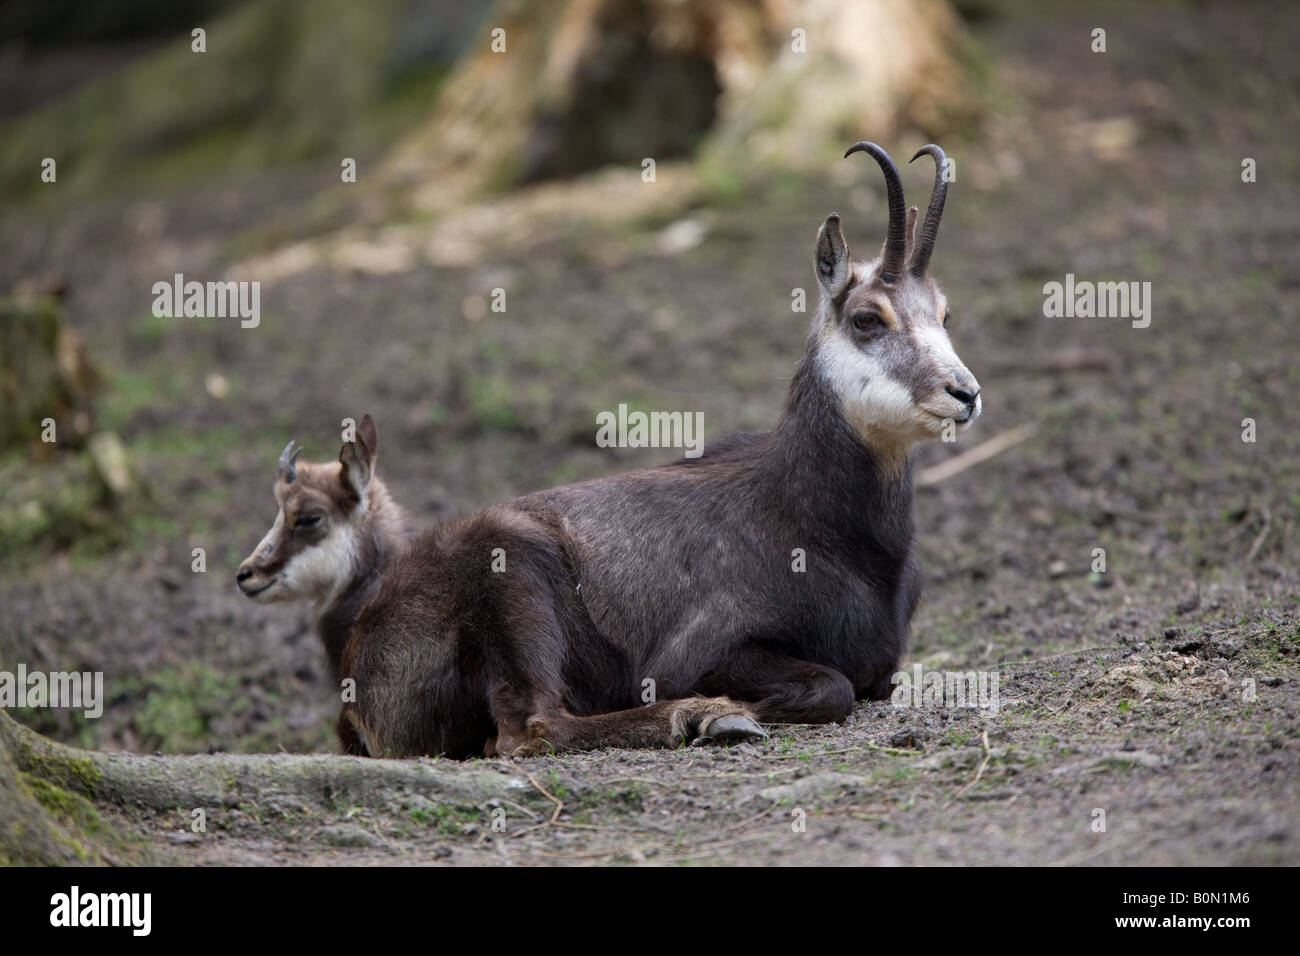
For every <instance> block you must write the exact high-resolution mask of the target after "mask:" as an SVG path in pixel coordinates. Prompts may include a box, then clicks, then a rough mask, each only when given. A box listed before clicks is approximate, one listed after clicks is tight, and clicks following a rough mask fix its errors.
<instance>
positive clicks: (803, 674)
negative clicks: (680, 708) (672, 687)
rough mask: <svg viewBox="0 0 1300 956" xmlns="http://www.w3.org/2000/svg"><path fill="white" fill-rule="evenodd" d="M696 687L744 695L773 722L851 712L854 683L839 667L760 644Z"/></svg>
mask: <svg viewBox="0 0 1300 956" xmlns="http://www.w3.org/2000/svg"><path fill="white" fill-rule="evenodd" d="M695 689H696V690H698V691H699V692H700V693H702V694H727V695H729V696H731V697H734V698H736V699H738V700H743V701H745V702H746V703H748V704H749V706H750V707H751V708H752V709H753V713H755V714H756V715H757V716H758V719H759V720H761V721H763V722H764V723H770V724H829V723H834V722H836V721H843V720H844V719H845V718H846V717H848V716H849V714H851V713H852V712H853V703H854V693H853V683H852V681H850V680H849V679H848V678H847V677H845V676H844V675H843V674H841V673H840V672H839V671H837V670H834V669H833V668H830V667H824V666H822V665H821V664H814V663H812V662H811V661H801V660H798V659H797V658H794V657H787V656H786V655H784V654H778V653H776V652H775V651H768V650H763V649H761V648H745V649H743V650H741V651H740V652H739V653H737V654H734V655H732V656H731V657H729V658H727V660H726V662H725V663H724V664H723V665H722V666H720V667H717V668H715V669H714V670H713V671H711V672H710V673H709V674H707V675H706V676H705V677H704V678H703V679H702V680H701V681H699V682H698V683H697V684H696V686H695Z"/></svg>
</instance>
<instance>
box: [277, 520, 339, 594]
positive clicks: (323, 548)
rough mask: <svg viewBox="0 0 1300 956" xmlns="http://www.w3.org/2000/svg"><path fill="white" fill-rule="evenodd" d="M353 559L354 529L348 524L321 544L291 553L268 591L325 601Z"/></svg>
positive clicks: (337, 529) (335, 588) (332, 533)
mask: <svg viewBox="0 0 1300 956" xmlns="http://www.w3.org/2000/svg"><path fill="white" fill-rule="evenodd" d="M355 559H356V532H355V531H353V530H352V528H351V527H350V526H347V525H344V526H342V527H335V528H334V530H332V531H331V532H330V534H329V536H328V537H327V538H326V539H325V540H324V541H322V542H321V543H320V544H318V545H315V546H314V547H311V548H308V549H307V550H306V551H302V552H300V553H298V554H296V555H294V556H293V558H292V559H291V560H290V561H289V563H288V564H286V565H285V566H284V569H283V570H282V571H281V572H280V578H279V581H278V582H277V583H276V586H275V587H273V588H271V591H276V592H279V593H281V594H283V595H284V598H285V599H287V598H290V597H302V598H312V599H313V600H317V601H323V600H326V599H328V598H330V597H332V596H333V595H334V593H335V591H336V590H337V589H339V588H341V587H342V586H343V585H344V584H346V583H347V582H348V579H349V578H350V577H351V576H352V567H353V562H354V561H355ZM268 593H270V592H268Z"/></svg>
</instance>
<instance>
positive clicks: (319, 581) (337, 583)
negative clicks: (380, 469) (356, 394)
mask: <svg viewBox="0 0 1300 956" xmlns="http://www.w3.org/2000/svg"><path fill="white" fill-rule="evenodd" d="M353 430H354V431H355V435H350V434H348V433H345V436H346V437H351V438H352V440H351V441H344V443H343V448H342V450H341V451H340V452H339V458H338V461H332V462H328V463H326V464H311V463H308V462H299V461H298V454H299V453H300V452H301V451H302V449H301V448H295V447H294V442H289V444H288V445H287V446H285V449H284V451H283V452H282V453H281V454H280V462H279V473H278V475H277V477H276V481H275V488H274V491H275V500H276V504H277V505H278V506H279V511H278V513H277V514H276V516H275V523H274V524H273V525H271V530H270V531H268V532H267V533H266V536H265V537H264V538H262V540H261V542H260V543H259V544H258V545H257V547H256V548H254V549H253V553H252V554H250V555H249V556H248V557H247V558H245V559H244V561H243V563H242V564H240V566H239V571H238V572H237V573H236V575H235V581H236V583H237V584H238V585H239V589H240V590H241V591H243V592H244V594H245V595H247V596H248V597H250V598H252V599H253V600H255V601H261V602H272V601H295V600H298V599H299V598H308V599H310V600H312V601H315V602H317V603H318V604H320V605H328V604H331V603H332V602H334V601H335V600H337V599H338V598H339V596H340V595H341V594H343V593H344V592H345V591H347V590H348V589H349V586H350V585H353V584H355V583H357V582H358V581H364V580H366V579H367V578H369V577H370V576H372V575H374V574H376V573H377V572H378V571H379V570H381V569H382V566H383V565H384V564H385V563H386V562H387V560H388V558H389V557H390V556H391V555H392V554H393V553H394V551H395V550H397V549H398V548H400V546H401V543H402V540H403V538H404V535H405V530H404V519H403V516H402V513H401V510H400V509H399V508H398V507H397V505H396V504H394V503H393V501H392V499H391V498H389V496H388V491H387V489H386V488H385V487H384V484H383V482H381V481H380V480H379V478H377V477H376V476H375V452H376V450H377V448H378V435H377V433H376V431H375V423H374V420H373V419H372V418H371V417H370V416H369V415H366V416H365V417H364V418H362V419H361V424H360V425H357V426H355V429H353Z"/></svg>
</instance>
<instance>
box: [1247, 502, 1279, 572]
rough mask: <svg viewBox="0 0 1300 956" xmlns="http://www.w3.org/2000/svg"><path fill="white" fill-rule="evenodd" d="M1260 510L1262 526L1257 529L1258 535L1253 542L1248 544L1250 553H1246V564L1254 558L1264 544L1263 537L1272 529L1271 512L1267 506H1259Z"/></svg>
mask: <svg viewBox="0 0 1300 956" xmlns="http://www.w3.org/2000/svg"><path fill="white" fill-rule="evenodd" d="M1260 511H1262V512H1263V514H1264V527H1262V528H1260V529H1259V535H1258V536H1257V537H1256V538H1255V543H1254V544H1252V545H1251V546H1250V553H1249V554H1247V555H1246V563H1247V564H1250V563H1251V562H1252V561H1254V560H1255V555H1257V554H1259V549H1260V547H1261V546H1262V545H1263V544H1264V539H1265V538H1267V537H1268V533H1269V532H1270V531H1271V530H1273V512H1271V511H1269V510H1268V508H1261V509H1260Z"/></svg>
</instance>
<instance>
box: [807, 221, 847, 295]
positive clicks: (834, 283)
mask: <svg viewBox="0 0 1300 956" xmlns="http://www.w3.org/2000/svg"><path fill="white" fill-rule="evenodd" d="M813 264H814V266H815V268H816V270H817V282H818V283H819V284H820V285H821V287H822V292H824V293H825V294H826V296H827V297H828V298H831V299H834V298H835V297H836V296H838V295H839V294H840V293H842V292H843V291H844V290H845V289H847V288H848V287H849V247H848V243H846V242H845V241H844V233H843V232H842V231H841V230H840V217H839V216H838V215H837V214H835V213H831V214H830V215H829V216H827V217H826V221H825V222H824V223H822V227H821V229H819V230H818V231H817V255H816V258H815V259H814V260H813Z"/></svg>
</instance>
